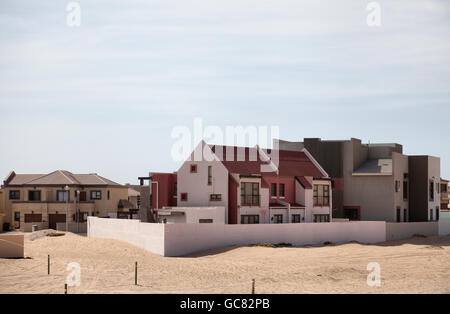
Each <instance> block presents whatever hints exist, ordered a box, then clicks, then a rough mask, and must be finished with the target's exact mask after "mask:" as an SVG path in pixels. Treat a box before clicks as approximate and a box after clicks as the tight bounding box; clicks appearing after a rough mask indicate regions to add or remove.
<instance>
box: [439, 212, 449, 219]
mask: <svg viewBox="0 0 450 314" xmlns="http://www.w3.org/2000/svg"><path fill="white" fill-rule="evenodd" d="M439 220H450V212H440V213H439Z"/></svg>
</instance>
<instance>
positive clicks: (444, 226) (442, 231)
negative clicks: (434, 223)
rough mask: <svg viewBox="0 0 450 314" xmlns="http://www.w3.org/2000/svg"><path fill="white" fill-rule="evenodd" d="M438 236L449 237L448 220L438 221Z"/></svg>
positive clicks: (449, 227) (449, 222)
mask: <svg viewBox="0 0 450 314" xmlns="http://www.w3.org/2000/svg"><path fill="white" fill-rule="evenodd" d="M439 235H440V236H445V235H450V220H439Z"/></svg>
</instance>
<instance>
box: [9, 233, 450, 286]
mask: <svg viewBox="0 0 450 314" xmlns="http://www.w3.org/2000/svg"><path fill="white" fill-rule="evenodd" d="M48 254H50V256H51V261H52V263H51V275H47V255H48ZM25 256H26V257H27V258H26V259H21V260H12V259H0V293H63V292H64V283H65V280H66V276H67V275H68V274H69V272H68V271H67V270H66V267H67V264H68V263H70V262H77V263H79V264H80V265H81V286H80V287H70V288H69V293H195V294H201V293H249V292H250V291H251V280H252V279H253V278H254V279H256V293H450V267H449V265H450V236H447V237H435V238H425V239H422V238H415V239H410V240H408V241H396V242H390V243H383V244H380V245H362V244H356V243H353V244H346V245H338V246H326V247H308V248H264V247H230V248H222V249H216V250H211V251H206V252H202V253H196V254H192V255H190V256H187V257H178V258H164V257H161V256H158V255H155V254H152V253H150V252H147V251H145V250H143V249H140V248H137V247H135V246H133V245H130V244H127V243H125V242H121V241H117V240H106V239H89V238H86V237H83V236H78V235H75V234H70V233H69V234H66V235H65V236H63V237H57V238H49V237H42V238H38V239H35V240H31V239H30V238H27V239H26V240H25ZM135 261H137V262H138V277H139V280H138V284H139V285H138V286H135V285H134V263H135ZM370 262H378V263H379V264H380V265H381V277H382V285H381V287H369V286H368V285H367V283H366V278H367V275H368V274H369V272H368V271H367V270H366V267H367V264H368V263H370Z"/></svg>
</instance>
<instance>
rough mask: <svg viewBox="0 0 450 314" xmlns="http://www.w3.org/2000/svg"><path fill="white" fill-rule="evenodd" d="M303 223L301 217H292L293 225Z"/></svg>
mask: <svg viewBox="0 0 450 314" xmlns="http://www.w3.org/2000/svg"><path fill="white" fill-rule="evenodd" d="M300 222H301V216H300V215H297V214H296V215H292V223H293V224H298V223H300Z"/></svg>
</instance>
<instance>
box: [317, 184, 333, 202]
mask: <svg viewBox="0 0 450 314" xmlns="http://www.w3.org/2000/svg"><path fill="white" fill-rule="evenodd" d="M329 205H330V186H329V185H324V184H314V206H329Z"/></svg>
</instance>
